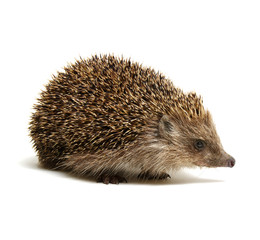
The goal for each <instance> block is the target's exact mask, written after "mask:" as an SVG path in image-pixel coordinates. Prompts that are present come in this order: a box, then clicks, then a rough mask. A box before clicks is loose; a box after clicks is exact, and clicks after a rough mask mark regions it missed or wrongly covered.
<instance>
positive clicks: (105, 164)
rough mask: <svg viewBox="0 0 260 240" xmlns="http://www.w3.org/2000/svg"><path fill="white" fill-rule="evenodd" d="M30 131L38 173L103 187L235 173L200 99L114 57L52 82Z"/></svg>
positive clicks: (71, 67)
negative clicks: (188, 173)
mask: <svg viewBox="0 0 260 240" xmlns="http://www.w3.org/2000/svg"><path fill="white" fill-rule="evenodd" d="M29 131H30V136H31V139H32V142H33V146H34V148H35V150H36V152H37V155H38V159H39V163H40V164H41V165H42V166H43V167H45V168H49V169H57V170H64V171H69V172H71V173H73V174H77V175H80V176H87V177H92V178H94V179H96V180H97V181H98V182H103V183H105V184H108V183H113V184H118V183H120V182H127V179H128V178H137V179H148V180H149V179H167V178H170V177H171V175H170V174H172V173H174V171H175V170H178V169H180V168H183V167H209V168H215V167H233V166H234V165H235V159H234V158H233V157H232V156H230V155H229V154H227V153H226V152H225V151H224V149H223V147H222V144H221V141H220V138H219V136H218V134H217V132H216V128H215V125H214V123H213V120H212V117H211V114H210V112H209V111H208V110H207V109H205V108H204V106H203V101H202V98H201V96H199V95H197V94H196V93H195V92H189V93H184V92H183V91H182V90H181V89H179V88H177V87H175V86H174V85H173V83H172V81H171V80H169V79H168V78H166V77H165V76H164V75H163V74H161V73H160V72H158V71H155V70H154V69H152V68H150V67H144V66H142V64H139V63H137V62H133V61H131V59H124V58H123V57H115V56H113V55H100V56H97V55H95V56H92V57H91V58H89V59H83V58H80V59H79V60H77V61H76V62H75V63H74V64H68V66H67V67H65V68H64V71H61V72H58V73H57V74H56V75H53V76H52V79H51V80H50V82H49V83H48V84H47V85H46V86H45V90H44V91H42V92H41V94H40V97H39V98H38V102H37V103H36V104H35V105H34V112H33V114H32V116H31V121H30V126H29Z"/></svg>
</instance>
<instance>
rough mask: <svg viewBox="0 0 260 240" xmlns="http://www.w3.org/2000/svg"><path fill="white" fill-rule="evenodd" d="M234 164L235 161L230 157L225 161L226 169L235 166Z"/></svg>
mask: <svg viewBox="0 0 260 240" xmlns="http://www.w3.org/2000/svg"><path fill="white" fill-rule="evenodd" d="M235 163H236V160H235V159H234V158H233V157H230V158H229V159H228V160H227V167H231V168H232V167H234V166H235Z"/></svg>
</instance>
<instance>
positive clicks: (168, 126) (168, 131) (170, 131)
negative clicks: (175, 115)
mask: <svg viewBox="0 0 260 240" xmlns="http://www.w3.org/2000/svg"><path fill="white" fill-rule="evenodd" d="M175 132H176V130H175V127H174V123H173V121H172V120H171V118H170V117H169V116H168V115H163V116H162V118H161V119H160V121H159V134H160V136H164V137H170V136H173V135H174V133H175Z"/></svg>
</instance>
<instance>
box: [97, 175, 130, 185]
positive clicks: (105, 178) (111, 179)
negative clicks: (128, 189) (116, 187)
mask: <svg viewBox="0 0 260 240" xmlns="http://www.w3.org/2000/svg"><path fill="white" fill-rule="evenodd" d="M97 182H103V183H105V184H109V183H112V184H119V183H123V182H125V183H127V180H126V179H125V178H124V177H122V176H119V175H109V174H102V175H100V176H99V177H98V179H97Z"/></svg>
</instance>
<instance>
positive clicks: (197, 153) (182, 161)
mask: <svg viewBox="0 0 260 240" xmlns="http://www.w3.org/2000/svg"><path fill="white" fill-rule="evenodd" d="M159 136H160V138H161V139H163V140H162V141H163V142H164V146H165V144H166V145H167V148H166V149H167V151H168V153H169V159H168V160H167V161H168V163H170V161H171V155H172V158H174V162H175V163H176V160H177V165H179V166H180V167H182V166H183V167H192V166H199V167H211V168H212V167H233V166H234V165H235V160H234V158H232V157H231V156H230V155H228V154H227V153H226V152H225V151H224V150H223V147H222V145H221V142H220V139H219V136H218V135H217V132H216V129H215V125H214V123H213V121H212V118H211V115H210V113H209V112H208V111H206V112H205V113H204V114H203V117H198V118H189V119H188V118H187V119H186V118H183V117H181V118H180V117H178V116H177V117H176V116H175V117H170V116H167V115H164V116H162V118H161V120H160V122H159Z"/></svg>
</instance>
